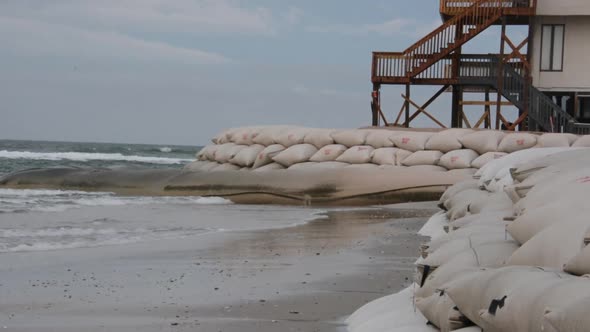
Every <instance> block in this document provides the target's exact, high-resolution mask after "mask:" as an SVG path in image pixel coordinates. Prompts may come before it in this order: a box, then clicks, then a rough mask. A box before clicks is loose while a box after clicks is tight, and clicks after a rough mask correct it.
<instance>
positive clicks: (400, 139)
mask: <svg viewBox="0 0 590 332" xmlns="http://www.w3.org/2000/svg"><path fill="white" fill-rule="evenodd" d="M432 135H434V134H433V133H430V132H412V131H403V132H399V133H398V134H397V135H395V136H393V138H392V141H393V143H394V144H395V146H396V147H398V148H400V149H404V150H408V151H412V152H416V151H420V150H424V149H425V148H426V142H428V139H429V138H430V137H432Z"/></svg>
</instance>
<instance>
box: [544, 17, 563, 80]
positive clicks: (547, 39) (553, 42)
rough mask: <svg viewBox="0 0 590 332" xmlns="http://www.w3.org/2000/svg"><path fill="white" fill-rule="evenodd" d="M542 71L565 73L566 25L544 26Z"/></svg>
mask: <svg viewBox="0 0 590 332" xmlns="http://www.w3.org/2000/svg"><path fill="white" fill-rule="evenodd" d="M541 33H542V35H541V71H563V49H564V47H563V46H564V39H565V38H564V37H565V25H561V24H560V25H543V26H542V31H541Z"/></svg>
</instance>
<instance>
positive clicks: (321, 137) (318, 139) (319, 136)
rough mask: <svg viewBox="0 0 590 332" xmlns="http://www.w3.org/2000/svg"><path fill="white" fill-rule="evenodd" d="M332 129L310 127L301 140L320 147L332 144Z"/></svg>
mask: <svg viewBox="0 0 590 332" xmlns="http://www.w3.org/2000/svg"><path fill="white" fill-rule="evenodd" d="M333 131H334V130H332V129H312V130H310V131H309V132H308V133H307V134H306V135H305V138H304V139H303V142H304V143H306V144H311V145H313V146H315V147H316V148H318V149H321V148H323V147H324V146H327V145H331V144H334V139H333V138H332V132H333Z"/></svg>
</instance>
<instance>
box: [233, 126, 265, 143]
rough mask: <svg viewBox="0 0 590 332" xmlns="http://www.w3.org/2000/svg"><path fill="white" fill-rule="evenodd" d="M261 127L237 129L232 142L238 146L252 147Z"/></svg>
mask: <svg viewBox="0 0 590 332" xmlns="http://www.w3.org/2000/svg"><path fill="white" fill-rule="evenodd" d="M260 130H261V128H260V127H242V128H239V129H237V130H236V131H235V132H234V133H233V134H232V138H231V141H232V142H234V143H236V144H237V145H252V144H254V143H253V141H252V140H253V139H255V138H256V137H257V136H258V135H259V133H260Z"/></svg>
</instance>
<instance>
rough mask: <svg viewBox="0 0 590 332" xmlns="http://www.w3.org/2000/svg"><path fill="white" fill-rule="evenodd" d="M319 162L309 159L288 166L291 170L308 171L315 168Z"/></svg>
mask: <svg viewBox="0 0 590 332" xmlns="http://www.w3.org/2000/svg"><path fill="white" fill-rule="evenodd" d="M318 164H319V163H318V162H313V161H308V162H304V163H298V164H293V165H291V166H289V168H287V170H289V171H308V170H310V169H313V167H314V166H316V165H318Z"/></svg>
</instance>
